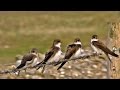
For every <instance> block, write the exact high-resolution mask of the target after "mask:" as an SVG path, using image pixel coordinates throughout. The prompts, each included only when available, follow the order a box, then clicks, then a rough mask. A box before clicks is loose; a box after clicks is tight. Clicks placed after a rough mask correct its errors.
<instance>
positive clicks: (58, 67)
mask: <svg viewBox="0 0 120 90" xmlns="http://www.w3.org/2000/svg"><path fill="white" fill-rule="evenodd" d="M66 62H67V61H65V62H63V63H62V64H61V65H60V66H59V67H58V69H57V70H59V69H60V68H62V67H63V65H64V64H65V63H66Z"/></svg>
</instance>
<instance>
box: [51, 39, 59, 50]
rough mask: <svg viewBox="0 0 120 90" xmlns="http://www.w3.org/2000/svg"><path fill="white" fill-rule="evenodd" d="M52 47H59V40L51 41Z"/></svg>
mask: <svg viewBox="0 0 120 90" xmlns="http://www.w3.org/2000/svg"><path fill="white" fill-rule="evenodd" d="M53 46H56V47H59V48H60V47H61V40H60V39H55V40H54V41H53Z"/></svg>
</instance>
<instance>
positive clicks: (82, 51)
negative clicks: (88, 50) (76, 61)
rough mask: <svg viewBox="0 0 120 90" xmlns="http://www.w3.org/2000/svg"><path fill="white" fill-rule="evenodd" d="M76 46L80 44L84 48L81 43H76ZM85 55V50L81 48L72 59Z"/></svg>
mask: <svg viewBox="0 0 120 90" xmlns="http://www.w3.org/2000/svg"><path fill="white" fill-rule="evenodd" d="M74 44H80V45H81V46H82V43H81V42H74ZM83 54H84V50H83V49H82V48H79V49H78V50H77V51H76V53H75V54H74V55H73V56H72V57H71V59H72V58H78V57H79V56H81V55H83Z"/></svg>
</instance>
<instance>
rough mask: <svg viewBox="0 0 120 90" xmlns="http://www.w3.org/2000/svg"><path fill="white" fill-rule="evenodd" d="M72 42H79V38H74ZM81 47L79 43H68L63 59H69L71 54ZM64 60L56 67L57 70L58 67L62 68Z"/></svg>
mask: <svg viewBox="0 0 120 90" xmlns="http://www.w3.org/2000/svg"><path fill="white" fill-rule="evenodd" d="M74 42H80V39H79V38H76V39H75V40H74ZM81 47H82V46H81V44H70V45H68V47H67V50H66V54H65V57H64V59H70V58H71V57H72V56H74V55H75V53H76V52H77V51H78V49H79V48H81ZM66 62H67V61H64V62H62V64H61V65H60V66H59V67H58V68H57V70H59V69H60V68H62V67H63V65H65V63H66Z"/></svg>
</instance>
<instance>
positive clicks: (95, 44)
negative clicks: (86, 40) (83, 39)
mask: <svg viewBox="0 0 120 90" xmlns="http://www.w3.org/2000/svg"><path fill="white" fill-rule="evenodd" d="M91 47H92V49H93V50H94V53H96V54H99V53H100V51H99V50H102V51H103V52H104V53H105V54H106V55H107V57H108V59H109V60H110V58H109V56H108V55H109V54H110V55H112V56H114V57H119V55H117V54H115V53H114V52H113V51H111V50H110V49H109V48H108V47H107V46H106V45H104V44H103V43H102V42H101V41H100V40H99V39H98V35H93V36H92V38H91ZM110 62H112V61H111V60H110Z"/></svg>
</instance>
